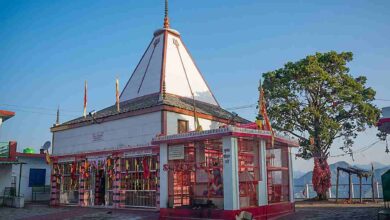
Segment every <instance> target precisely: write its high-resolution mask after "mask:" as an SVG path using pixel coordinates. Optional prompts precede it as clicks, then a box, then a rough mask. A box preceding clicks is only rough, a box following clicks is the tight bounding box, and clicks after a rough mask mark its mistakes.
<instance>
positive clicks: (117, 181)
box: [112, 156, 121, 208]
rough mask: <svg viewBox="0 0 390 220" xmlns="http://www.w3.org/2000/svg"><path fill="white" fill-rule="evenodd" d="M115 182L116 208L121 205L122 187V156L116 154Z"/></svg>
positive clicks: (114, 202)
mask: <svg viewBox="0 0 390 220" xmlns="http://www.w3.org/2000/svg"><path fill="white" fill-rule="evenodd" d="M114 175H115V177H114V182H113V189H112V192H113V198H112V203H113V207H114V208H119V207H120V202H121V200H120V197H121V194H120V187H121V158H120V157H119V156H116V157H115V159H114Z"/></svg>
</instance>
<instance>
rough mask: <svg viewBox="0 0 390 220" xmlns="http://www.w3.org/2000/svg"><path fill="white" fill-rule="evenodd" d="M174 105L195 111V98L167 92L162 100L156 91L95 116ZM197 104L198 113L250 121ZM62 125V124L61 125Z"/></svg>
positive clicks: (78, 119)
mask: <svg viewBox="0 0 390 220" xmlns="http://www.w3.org/2000/svg"><path fill="white" fill-rule="evenodd" d="M163 105H165V106H172V107H177V108H180V109H184V110H189V111H193V100H192V99H190V98H187V97H180V96H176V95H172V94H166V96H165V98H164V99H162V100H160V94H159V93H155V94H152V95H147V96H144V97H140V98H136V99H132V100H128V101H124V102H121V103H120V110H121V111H120V112H117V110H116V105H115V104H114V105H112V106H109V107H107V108H104V109H102V110H100V111H98V112H96V113H95V115H94V117H95V119H96V120H99V119H101V118H106V117H110V116H114V115H118V114H123V113H127V112H132V111H138V110H142V109H148V108H152V107H155V106H163ZM195 106H196V112H197V113H203V114H206V115H210V116H214V117H217V118H220V119H226V120H231V119H232V118H234V121H235V122H238V123H248V122H249V121H248V120H246V119H244V118H241V117H238V116H234V114H232V113H231V112H229V111H227V110H225V109H223V108H221V107H219V106H217V105H212V104H209V103H205V102H201V101H197V100H195ZM91 120H92V118H91V117H90V116H87V117H86V118H84V117H79V118H76V119H73V120H70V121H68V122H65V123H63V124H61V125H71V124H77V123H82V122H87V121H91ZM61 125H60V126H61Z"/></svg>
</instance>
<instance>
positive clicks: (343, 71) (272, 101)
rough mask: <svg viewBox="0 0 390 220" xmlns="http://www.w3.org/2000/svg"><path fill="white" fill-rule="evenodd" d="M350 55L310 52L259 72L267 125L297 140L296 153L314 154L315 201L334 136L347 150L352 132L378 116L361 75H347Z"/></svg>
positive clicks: (322, 193)
mask: <svg viewBox="0 0 390 220" xmlns="http://www.w3.org/2000/svg"><path fill="white" fill-rule="evenodd" d="M352 57H353V55H352V53H351V52H342V53H336V52H335V51H330V52H327V53H316V54H315V55H309V56H307V57H306V58H304V59H302V60H299V61H297V62H288V63H287V64H285V65H284V67H283V68H281V69H277V70H275V71H271V72H267V73H263V77H264V85H263V86H264V93H265V97H266V99H267V102H268V106H267V111H268V114H269V116H270V119H271V122H272V126H273V128H274V129H275V130H278V131H281V132H285V133H288V134H290V135H292V136H295V137H297V138H298V139H299V142H300V146H301V147H300V148H299V154H298V156H300V157H302V158H304V159H310V158H314V163H315V167H314V170H313V185H314V190H315V191H316V192H317V195H318V198H320V199H326V190H327V189H328V188H329V187H330V180H331V177H330V175H331V173H330V171H329V166H328V163H327V159H328V157H329V153H330V148H331V146H332V144H333V142H334V140H335V139H337V138H342V139H343V140H344V144H343V146H341V147H340V149H342V150H343V151H344V152H347V153H352V149H351V148H352V145H353V143H354V139H355V138H356V136H357V134H358V132H361V131H364V130H365V128H366V127H367V126H368V127H371V126H373V125H375V124H376V122H377V120H378V119H379V116H380V110H379V109H378V108H377V107H376V106H375V105H374V104H373V103H372V101H373V100H374V99H375V91H374V90H373V89H372V88H370V87H367V86H366V81H367V78H366V77H365V76H358V77H356V78H354V77H353V76H352V75H351V74H349V68H348V67H347V63H348V62H350V61H352Z"/></svg>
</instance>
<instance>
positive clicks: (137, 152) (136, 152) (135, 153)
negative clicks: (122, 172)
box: [124, 148, 153, 157]
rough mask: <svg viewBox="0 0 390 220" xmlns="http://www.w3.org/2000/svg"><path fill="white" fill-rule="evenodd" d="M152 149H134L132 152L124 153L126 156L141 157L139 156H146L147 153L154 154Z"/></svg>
mask: <svg viewBox="0 0 390 220" xmlns="http://www.w3.org/2000/svg"><path fill="white" fill-rule="evenodd" d="M152 153H153V152H152V149H150V148H148V149H137V150H132V151H130V152H126V153H124V157H139V156H146V155H152Z"/></svg>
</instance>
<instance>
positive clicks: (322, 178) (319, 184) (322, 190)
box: [312, 157, 331, 200]
mask: <svg viewBox="0 0 390 220" xmlns="http://www.w3.org/2000/svg"><path fill="white" fill-rule="evenodd" d="M312 183H313V189H314V191H316V193H317V197H318V199H319V200H326V199H327V195H326V192H327V191H328V189H329V188H330V187H331V172H330V169H329V165H328V162H327V160H326V158H321V157H316V158H314V169H313V177H312Z"/></svg>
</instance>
